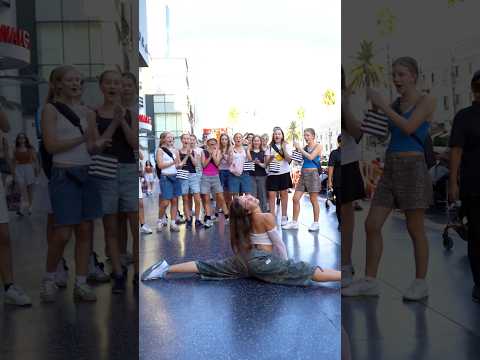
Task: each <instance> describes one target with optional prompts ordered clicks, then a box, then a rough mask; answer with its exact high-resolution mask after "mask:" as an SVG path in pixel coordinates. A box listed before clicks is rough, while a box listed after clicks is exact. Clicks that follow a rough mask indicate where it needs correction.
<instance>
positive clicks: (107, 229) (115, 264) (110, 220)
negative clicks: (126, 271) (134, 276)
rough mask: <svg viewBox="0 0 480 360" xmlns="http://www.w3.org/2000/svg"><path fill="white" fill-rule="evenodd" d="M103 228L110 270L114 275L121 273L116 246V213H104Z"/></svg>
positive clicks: (117, 228) (117, 229)
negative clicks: (110, 265) (110, 264)
mask: <svg viewBox="0 0 480 360" xmlns="http://www.w3.org/2000/svg"><path fill="white" fill-rule="evenodd" d="M103 229H104V233H105V242H106V243H107V244H108V248H109V249H110V259H111V261H112V270H113V272H114V273H115V274H116V275H121V274H122V265H121V263H120V249H119V246H118V245H119V244H118V232H119V227H118V214H110V215H105V216H104V217H103Z"/></svg>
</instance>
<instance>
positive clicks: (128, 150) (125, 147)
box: [95, 110, 136, 164]
mask: <svg viewBox="0 0 480 360" xmlns="http://www.w3.org/2000/svg"><path fill="white" fill-rule="evenodd" d="M95 113H96V115H97V118H96V120H97V128H98V132H99V133H100V135H103V133H104V132H105V131H106V130H107V129H108V127H109V126H110V124H111V123H112V121H113V119H110V118H104V117H102V116H100V114H99V113H98V112H95ZM125 119H126V120H127V124H128V125H131V124H132V116H131V113H130V110H127V113H126V114H125ZM103 152H104V153H105V154H107V155H111V156H115V157H116V158H117V159H118V162H119V163H122V164H135V163H136V160H135V154H134V152H133V149H132V147H131V146H130V144H129V143H128V141H127V138H126V137H125V134H124V133H123V130H122V128H121V126H119V127H118V128H117V129H116V130H115V132H114V133H113V136H112V146H111V147H108V148H106V149H105V150H104V151H103Z"/></svg>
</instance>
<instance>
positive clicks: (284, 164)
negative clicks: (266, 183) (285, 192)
mask: <svg viewBox="0 0 480 360" xmlns="http://www.w3.org/2000/svg"><path fill="white" fill-rule="evenodd" d="M285 147H286V149H287V153H288V155H289V156H292V152H293V147H292V146H291V145H290V144H288V143H285ZM277 148H278V150H280V151H282V149H281V147H280V145H279V144H277ZM272 155H274V156H275V157H274V159H273V160H276V161H278V162H279V163H280V171H279V172H278V173H270V172H269V173H268V175H283V174H287V173H290V165H289V164H288V161H286V160H285V159H283V158H282V156H281V155H279V154H278V153H277V152H276V151H275V149H273V148H272V147H271V146H269V147H268V148H267V150H266V151H265V156H272ZM273 160H272V161H273Z"/></svg>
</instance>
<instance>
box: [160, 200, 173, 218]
mask: <svg viewBox="0 0 480 360" xmlns="http://www.w3.org/2000/svg"><path fill="white" fill-rule="evenodd" d="M169 203H170V200H160V207H159V208H158V218H159V219H160V220H161V219H163V217H164V216H165V211H166V210H167V207H168V205H169ZM175 215H176V214H175ZM174 219H175V217H174Z"/></svg>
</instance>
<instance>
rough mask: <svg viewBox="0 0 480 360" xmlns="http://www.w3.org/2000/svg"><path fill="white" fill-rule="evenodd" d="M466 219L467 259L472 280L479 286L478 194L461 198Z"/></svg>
mask: <svg viewBox="0 0 480 360" xmlns="http://www.w3.org/2000/svg"><path fill="white" fill-rule="evenodd" d="M462 202H463V205H464V208H465V213H466V216H467V220H468V260H469V261H470V268H471V269H472V275H473V281H474V283H475V285H477V286H480V196H477V197H471V198H468V199H464V200H462Z"/></svg>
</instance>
